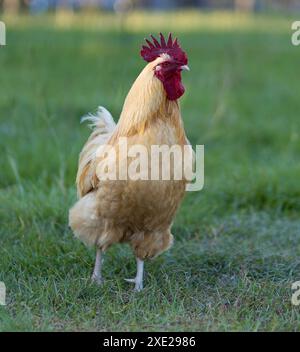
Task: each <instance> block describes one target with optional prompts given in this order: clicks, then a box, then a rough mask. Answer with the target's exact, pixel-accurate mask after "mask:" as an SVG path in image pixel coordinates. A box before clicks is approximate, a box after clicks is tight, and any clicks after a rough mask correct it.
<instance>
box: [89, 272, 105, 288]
mask: <svg viewBox="0 0 300 352" xmlns="http://www.w3.org/2000/svg"><path fill="white" fill-rule="evenodd" d="M91 280H92V282H94V283H95V284H97V285H99V286H101V285H102V284H103V279H102V277H101V276H98V275H95V274H93V275H92V277H91Z"/></svg>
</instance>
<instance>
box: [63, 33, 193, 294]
mask: <svg viewBox="0 0 300 352" xmlns="http://www.w3.org/2000/svg"><path fill="white" fill-rule="evenodd" d="M153 40H154V44H152V43H151V42H149V41H147V42H148V44H149V47H146V46H144V47H143V50H142V52H141V54H142V56H143V57H144V58H145V60H146V61H148V62H149V63H148V64H147V66H146V67H145V68H144V69H143V70H142V72H141V73H140V75H139V76H138V77H137V79H136V81H135V82H134V84H133V85H132V87H131V89H130V91H129V93H128V95H127V97H126V99H125V102H124V106H123V110H122V112H121V116H120V119H119V121H118V123H117V124H115V122H114V120H113V118H112V117H111V115H110V113H109V112H108V111H107V110H105V109H104V108H99V110H98V113H97V114H96V116H88V117H87V118H86V119H87V120H90V121H91V122H92V124H93V128H94V130H93V132H92V134H91V136H90V137H89V139H88V140H87V142H86V144H85V146H84V148H83V150H82V152H81V154H80V158H79V167H78V172H77V178H76V183H77V191H78V197H79V200H78V201H77V203H76V204H75V205H74V206H73V207H72V208H71V210H70V214H69V223H70V226H71V228H72V229H73V231H74V233H75V235H76V236H77V237H78V238H79V239H81V240H82V241H83V242H85V243H86V244H88V245H95V246H96V247H97V257H96V264H95V269H94V273H93V279H94V280H95V281H97V282H99V283H100V282H101V281H102V277H101V254H102V252H104V251H105V250H106V249H107V248H108V247H109V246H110V245H112V244H113V243H117V242H129V243H130V244H131V246H132V248H133V251H134V253H135V255H136V258H137V275H136V278H135V279H132V280H129V281H133V282H135V289H136V290H140V289H142V287H143V282H142V279H143V261H144V260H145V259H146V258H153V257H155V256H156V255H158V254H160V253H162V252H163V251H165V250H167V249H168V248H169V247H170V246H171V244H172V242H173V236H172V234H171V225H172V221H173V218H174V215H175V212H176V210H177V208H178V206H179V204H180V201H181V200H182V198H183V196H184V193H185V185H186V181H185V180H184V179H182V180H175V179H174V177H172V175H173V174H172V173H171V179H170V180H162V179H160V180H131V179H128V180H120V179H117V180H102V179H100V177H99V170H100V169H101V163H103V160H104V154H105V148H102V147H103V146H112V147H114V146H117V144H118V143H119V141H120V139H121V137H126V141H127V147H128V148H130V147H131V146H133V145H143V146H145V147H146V148H147V150H148V151H150V148H151V146H152V145H167V146H170V147H171V146H173V145H179V146H182V147H183V146H185V145H189V142H188V140H187V138H186V136H185V132H184V128H183V123H182V119H181V114H180V108H179V104H178V100H177V99H178V98H179V97H180V96H181V95H182V94H183V92H184V89H183V86H182V83H181V70H183V69H185V68H188V67H187V66H186V64H187V58H186V55H185V53H184V52H183V51H182V50H181V48H180V47H179V45H178V43H177V40H175V41H174V42H173V41H172V38H171V35H170V36H169V39H168V42H165V40H164V38H163V36H162V35H161V43H158V42H157V40H156V39H155V38H153ZM157 43H158V44H159V45H157ZM101 148H102V149H101ZM116 150H117V154H116V160H117V162H118V163H120V162H121V165H122V161H124V160H121V159H122V158H124V156H122V155H121V153H120V151H118V149H117V148H116ZM126 158H127V159H128V160H127V161H128V162H129V161H132V158H130V157H128V156H126ZM106 162H107V160H106ZM127 164H128V163H127ZM118 165H119V164H118ZM179 167H182V165H179ZM148 168H149V173H150V171H151V170H150V168H151V163H150V162H149V164H148ZM119 172H120V171H118V172H117V173H118V175H119Z"/></svg>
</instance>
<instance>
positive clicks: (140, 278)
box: [125, 258, 144, 291]
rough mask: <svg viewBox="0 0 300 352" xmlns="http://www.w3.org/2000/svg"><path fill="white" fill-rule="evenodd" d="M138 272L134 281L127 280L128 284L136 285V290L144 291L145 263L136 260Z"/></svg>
mask: <svg viewBox="0 0 300 352" xmlns="http://www.w3.org/2000/svg"><path fill="white" fill-rule="evenodd" d="M136 265H137V272H136V277H135V278H134V279H125V280H126V281H127V282H133V283H135V287H134V290H135V291H142V289H143V275H144V261H143V260H141V259H139V258H136Z"/></svg>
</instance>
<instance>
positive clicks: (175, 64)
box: [141, 33, 189, 100]
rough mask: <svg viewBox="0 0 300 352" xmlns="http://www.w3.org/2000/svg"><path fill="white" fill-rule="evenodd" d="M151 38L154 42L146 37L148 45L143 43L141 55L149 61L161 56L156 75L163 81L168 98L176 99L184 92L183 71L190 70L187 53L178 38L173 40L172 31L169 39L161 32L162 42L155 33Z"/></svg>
mask: <svg viewBox="0 0 300 352" xmlns="http://www.w3.org/2000/svg"><path fill="white" fill-rule="evenodd" d="M151 38H152V40H153V42H151V41H150V40H148V39H146V42H147V44H148V46H146V45H143V47H142V50H141V56H142V58H143V59H144V60H145V61H147V62H152V61H154V60H156V59H157V58H160V60H158V62H157V65H156V66H154V75H155V77H157V78H158V79H159V80H160V81H161V82H162V84H163V86H164V89H165V91H166V94H167V98H168V99H169V100H176V99H178V98H180V97H181V96H182V95H183V93H184V86H183V84H182V82H181V71H182V70H189V67H188V66H187V63H188V59H187V55H186V53H185V52H184V51H183V50H182V49H181V47H180V45H179V44H178V40H177V38H176V39H175V40H174V41H173V39H172V34H171V33H170V34H169V37H168V39H167V41H166V40H165V38H164V36H163V35H162V34H161V33H160V42H159V41H158V40H157V39H156V38H155V37H153V35H151Z"/></svg>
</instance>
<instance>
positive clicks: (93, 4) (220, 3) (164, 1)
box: [0, 0, 300, 13]
mask: <svg viewBox="0 0 300 352" xmlns="http://www.w3.org/2000/svg"><path fill="white" fill-rule="evenodd" d="M184 7H194V8H198V9H201V10H216V9H226V10H240V11H254V12H260V11H268V10H274V9H276V10H280V9H281V10H290V11H292V10H299V9H300V2H299V1H298V0H0V9H1V10H2V11H12V12H30V13H41V12H44V11H49V10H50V11H56V10H60V9H62V8H64V9H69V10H71V11H82V10H86V9H101V10H108V11H111V10H116V11H126V10H130V9H155V10H168V9H176V8H184Z"/></svg>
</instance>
